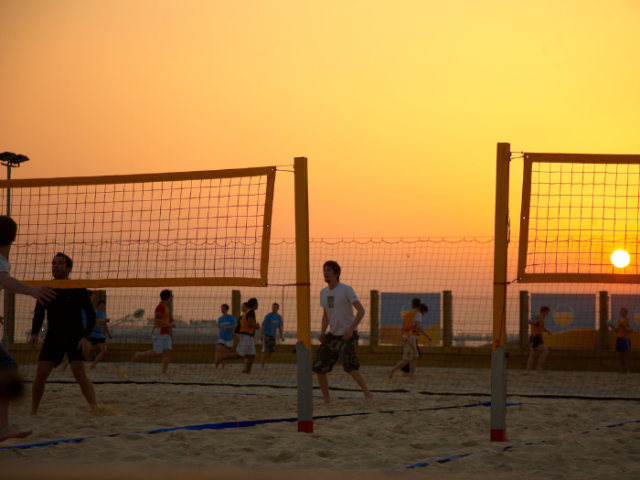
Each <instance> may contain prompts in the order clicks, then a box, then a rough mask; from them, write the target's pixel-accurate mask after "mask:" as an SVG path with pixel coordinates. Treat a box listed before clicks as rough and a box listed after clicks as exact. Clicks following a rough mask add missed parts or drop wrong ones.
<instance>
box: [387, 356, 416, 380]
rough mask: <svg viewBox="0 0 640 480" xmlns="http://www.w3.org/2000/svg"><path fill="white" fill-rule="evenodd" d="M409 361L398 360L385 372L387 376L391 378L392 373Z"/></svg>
mask: <svg viewBox="0 0 640 480" xmlns="http://www.w3.org/2000/svg"><path fill="white" fill-rule="evenodd" d="M409 363H411V362H409V361H408V360H400V361H399V362H398V363H396V364H395V366H394V367H393V368H392V369H391V370H389V371H388V372H387V376H388V377H389V380H393V374H394V373H396V372H397V371H398V370H400V369H401V368H402V367H404V366H405V365H409Z"/></svg>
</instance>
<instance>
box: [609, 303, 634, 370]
mask: <svg viewBox="0 0 640 480" xmlns="http://www.w3.org/2000/svg"><path fill="white" fill-rule="evenodd" d="M609 328H610V329H611V330H613V331H614V332H616V333H617V334H618V338H617V339H616V352H618V354H619V355H620V373H622V374H623V375H624V374H625V373H629V372H630V371H631V339H630V338H629V337H631V332H633V329H632V328H631V320H629V312H628V311H627V309H626V308H621V309H620V318H618V322H617V323H616V328H613V325H609Z"/></svg>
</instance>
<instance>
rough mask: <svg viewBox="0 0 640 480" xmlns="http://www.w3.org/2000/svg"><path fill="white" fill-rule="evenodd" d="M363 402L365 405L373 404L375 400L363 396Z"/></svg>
mask: <svg viewBox="0 0 640 480" xmlns="http://www.w3.org/2000/svg"><path fill="white" fill-rule="evenodd" d="M364 404H365V405H375V404H376V401H375V399H374V398H373V397H364Z"/></svg>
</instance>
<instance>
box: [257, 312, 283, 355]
mask: <svg viewBox="0 0 640 480" xmlns="http://www.w3.org/2000/svg"><path fill="white" fill-rule="evenodd" d="M279 309H280V305H278V304H277V303H274V304H273V305H272V307H271V313H267V315H265V317H264V321H263V322H262V332H261V333H260V340H261V341H262V366H263V367H264V362H266V361H267V360H269V357H270V356H271V355H273V354H274V353H275V351H276V331H280V340H283V341H284V337H283V336H282V317H281V316H280V315H279V314H278V310H279Z"/></svg>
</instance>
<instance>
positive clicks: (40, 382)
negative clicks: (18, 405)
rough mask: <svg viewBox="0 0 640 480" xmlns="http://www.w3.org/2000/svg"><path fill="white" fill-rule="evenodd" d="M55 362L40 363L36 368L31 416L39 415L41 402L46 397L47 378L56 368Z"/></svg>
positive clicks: (32, 388) (32, 389) (32, 390)
mask: <svg viewBox="0 0 640 480" xmlns="http://www.w3.org/2000/svg"><path fill="white" fill-rule="evenodd" d="M55 366H56V363H55V362H49V361H39V362H38V366H37V367H36V376H35V378H34V379H33V386H32V387H31V415H37V414H38V409H39V408H40V401H41V400H42V396H43V395H44V389H45V385H46V383H47V378H49V375H51V372H52V371H53V369H54V368H55Z"/></svg>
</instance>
